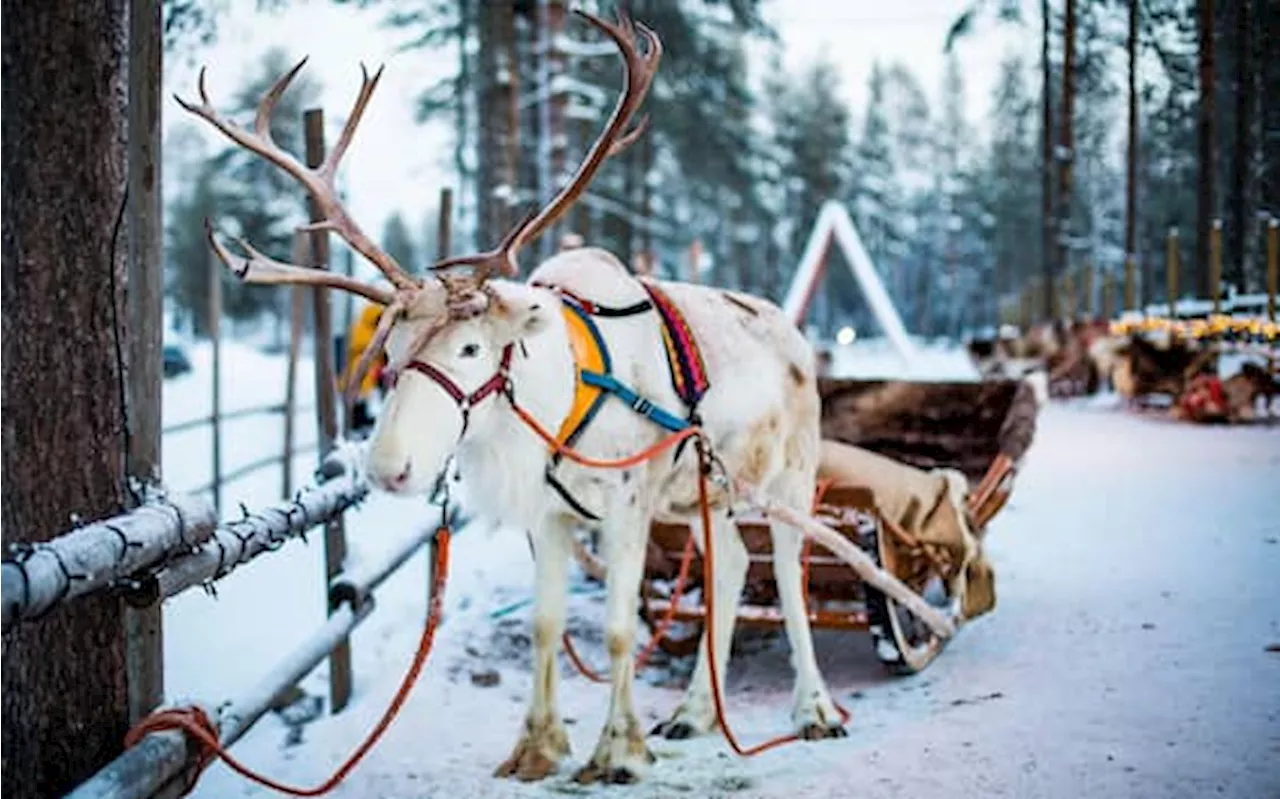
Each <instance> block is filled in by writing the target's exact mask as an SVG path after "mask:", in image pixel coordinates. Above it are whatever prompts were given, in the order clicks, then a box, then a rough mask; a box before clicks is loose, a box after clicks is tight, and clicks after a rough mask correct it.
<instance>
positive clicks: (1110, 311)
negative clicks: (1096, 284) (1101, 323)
mask: <svg viewBox="0 0 1280 799" xmlns="http://www.w3.org/2000/svg"><path fill="white" fill-rule="evenodd" d="M1112 305H1113V303H1112V302H1111V273H1110V272H1103V273H1102V318H1103V319H1104V320H1106V321H1108V322H1110V321H1111V320H1112V319H1114V318H1115V308H1113V307H1112Z"/></svg>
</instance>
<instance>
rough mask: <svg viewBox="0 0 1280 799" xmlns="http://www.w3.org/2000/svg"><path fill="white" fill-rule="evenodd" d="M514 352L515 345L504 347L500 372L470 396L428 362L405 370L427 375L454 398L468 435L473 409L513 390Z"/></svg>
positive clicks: (420, 362)
mask: <svg viewBox="0 0 1280 799" xmlns="http://www.w3.org/2000/svg"><path fill="white" fill-rule="evenodd" d="M514 351H515V345H514V344H508V345H507V346H506V347H503V349H502V360H500V361H499V362H498V371H496V372H494V373H493V377H490V378H489V379H488V380H486V381H485V382H484V383H483V384H482V385H481V386H480V387H479V388H477V389H476V390H475V391H473V392H471V393H470V394H468V393H466V392H465V391H463V390H462V389H461V388H460V387H459V386H458V384H457V383H456V382H454V380H453V378H451V377H449V376H448V375H447V374H445V373H444V372H442V371H440V369H439V368H437V367H435V366H432V365H431V364H429V363H427V362H426V361H409V363H407V364H405V367H404V368H405V369H411V370H413V371H415V372H417V373H419V374H422V375H425V376H426V377H427V378H429V379H430V380H432V381H433V382H434V383H435V384H436V385H438V386H440V388H442V389H444V393H446V394H448V395H449V396H450V397H452V398H453V401H454V402H455V403H456V404H457V406H458V410H459V411H461V412H462V432H463V433H466V432H467V425H468V424H470V422H471V409H472V408H474V407H475V406H476V405H479V404H480V403H481V402H483V401H484V400H485V399H486V398H488V397H489V395H491V394H496V393H498V392H499V391H508V390H509V389H510V388H511V358H512V353H513V352H514Z"/></svg>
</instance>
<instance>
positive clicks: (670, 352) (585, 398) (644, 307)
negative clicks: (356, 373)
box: [404, 279, 711, 521]
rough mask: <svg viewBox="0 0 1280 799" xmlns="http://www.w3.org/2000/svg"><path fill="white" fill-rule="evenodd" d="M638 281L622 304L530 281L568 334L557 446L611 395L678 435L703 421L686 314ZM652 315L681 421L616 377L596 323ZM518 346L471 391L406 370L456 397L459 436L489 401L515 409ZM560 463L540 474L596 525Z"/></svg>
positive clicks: (434, 373)
mask: <svg viewBox="0 0 1280 799" xmlns="http://www.w3.org/2000/svg"><path fill="white" fill-rule="evenodd" d="M639 282H640V285H641V286H642V287H643V288H644V290H645V293H646V294H648V297H647V298H646V299H644V300H641V301H639V302H636V303H633V304H631V305H627V306H623V307H612V306H605V305H599V304H597V303H594V302H592V301H590V300H587V299H584V298H582V297H580V296H578V295H577V294H574V293H573V292H571V291H569V290H568V289H565V288H561V287H559V286H554V285H549V284H544V283H533V284H532V285H534V286H537V287H539V288H545V289H550V290H551V291H554V292H555V293H556V294H557V296H559V298H560V303H561V313H562V314H563V317H564V322H565V328H566V331H567V333H568V337H569V347H570V350H571V351H572V354H573V364H574V393H573V404H572V405H571V406H570V409H569V413H568V414H567V415H566V416H565V418H564V420H563V421H562V422H561V424H560V429H559V431H558V432H557V434H556V437H555V440H556V443H557V444H559V445H561V447H562V448H563V447H569V446H572V445H573V444H574V442H576V441H577V440H578V439H579V438H580V437H581V436H582V434H583V433H584V432H585V431H586V429H587V427H588V426H589V425H590V424H591V421H592V420H593V419H594V418H595V416H596V414H597V413H599V412H600V409H601V408H602V407H603V406H604V403H605V402H606V401H607V400H608V398H609V397H610V396H613V397H616V398H617V399H619V400H620V401H622V402H624V403H626V405H627V406H628V407H629V408H631V409H632V410H633V411H635V412H636V413H638V414H640V415H641V416H643V417H645V418H646V419H648V420H649V421H651V422H653V423H654V424H656V425H658V426H659V427H661V428H663V429H665V430H668V431H670V432H672V433H679V432H681V431H684V430H687V429H688V428H690V427H693V426H695V425H699V424H701V419H700V418H699V416H698V412H697V409H698V403H699V402H700V401H701V400H702V397H703V396H704V395H705V394H706V393H707V391H708V390H709V389H710V388H711V383H710V380H709V379H708V377H707V369H706V364H705V363H704V361H703V359H702V353H701V351H700V350H699V349H698V346H697V342H696V341H695V339H694V337H693V331H692V330H691V329H690V327H689V324H688V322H687V321H686V320H685V318H684V315H683V314H682V313H680V309H679V308H677V307H676V305H675V303H673V302H672V301H671V299H670V298H669V297H667V295H666V294H665V293H663V292H662V290H661V289H659V288H658V287H657V286H656V285H655V284H653V283H652V282H650V281H648V280H643V279H642V280H640V281H639ZM650 311H654V312H656V313H657V315H658V318H659V322H660V331H661V334H662V341H663V345H664V348H665V350H666V355H667V366H668V371H669V374H670V378H671V387H672V389H673V390H674V391H675V393H676V396H678V397H680V400H681V402H682V403H683V404H684V406H685V415H684V416H683V417H682V416H678V415H676V414H675V413H672V412H671V411H668V410H666V409H665V408H662V407H661V406H659V405H656V404H655V403H654V402H653V401H651V400H649V399H648V398H646V397H644V396H642V395H641V394H640V393H639V392H637V391H635V390H634V389H633V388H631V387H630V386H628V385H627V384H626V383H624V382H622V381H621V380H619V379H618V378H617V377H615V376H614V374H613V360H612V358H611V357H610V354H609V347H608V345H607V344H606V343H605V340H604V336H603V335H602V334H601V333H600V328H599V327H598V326H597V325H596V321H595V319H596V318H597V317H598V318H605V319H618V318H624V317H630V316H638V315H640V314H645V313H648V312H650ZM515 346H516V345H515V343H512V344H508V345H506V346H505V347H504V348H503V350H502V356H501V359H500V360H499V363H498V369H497V371H496V372H494V374H493V376H492V377H490V378H489V379H488V380H487V381H485V382H484V384H482V385H481V386H480V387H479V388H477V389H476V390H475V391H473V392H471V393H470V394H467V393H466V392H465V391H463V390H462V389H461V388H460V387H459V386H458V384H457V383H456V382H454V380H453V379H452V378H450V377H449V376H448V375H447V374H445V373H444V372H443V371H441V370H440V369H439V368H437V367H435V366H433V365H431V364H429V363H427V362H425V361H420V360H414V361H410V362H409V363H408V364H406V365H405V367H404V368H406V369H409V370H412V371H415V372H418V373H420V374H422V375H424V376H425V377H427V378H429V379H430V380H432V381H433V382H435V383H436V384H437V385H439V386H440V387H441V388H442V389H443V390H444V392H445V393H446V394H448V395H449V396H450V397H451V398H452V399H453V401H454V402H455V403H456V404H457V405H458V409H459V410H460V411H461V413H462V432H463V434H465V433H466V431H467V425H468V423H469V420H470V412H471V408H473V407H475V406H476V405H478V404H479V403H480V402H482V401H484V400H485V399H487V398H488V397H490V396H492V395H494V394H502V395H503V396H505V397H506V398H507V400H508V401H510V402H511V403H512V404H513V405H514V404H515V395H514V387H513V386H512V383H511V362H512V360H513V358H514V353H515ZM685 443H687V439H686V440H684V441H681V442H680V444H679V445H677V448H676V452H675V455H674V458H675V459H677V460H678V459H679V457H680V454H681V452H682V451H683V449H684V445H685ZM562 458H563V455H562V452H561V451H553V452H552V454H551V457H550V458H549V459H548V461H547V468H546V473H545V477H546V481H547V484H548V485H549V486H551V488H552V490H554V491H555V492H556V493H557V494H558V495H559V496H560V498H561V499H563V500H564V501H565V503H566V504H568V505H569V506H570V507H571V508H573V510H574V511H575V512H576V513H578V514H579V515H581V516H583V517H584V518H587V519H590V520H592V521H600V517H599V516H598V515H597V514H595V513H592V512H591V511H590V510H589V509H587V508H586V507H584V506H583V505H582V503H581V502H579V501H578V500H577V499H576V498H575V497H574V496H573V495H572V494H571V493H570V492H569V490H568V489H567V488H565V486H564V484H563V483H561V482H560V480H559V479H558V478H557V477H556V474H555V472H556V467H557V466H559V464H560V462H561V460H562Z"/></svg>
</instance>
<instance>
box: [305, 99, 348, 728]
mask: <svg viewBox="0 0 1280 799" xmlns="http://www.w3.org/2000/svg"><path fill="white" fill-rule="evenodd" d="M302 121H303V130H304V134H305V137H306V150H307V166H309V167H312V168H317V167H319V166H320V165H321V164H322V163H323V162H324V155H325V153H324V150H325V146H324V111H323V110H321V109H319V108H312V109H309V110H307V111H306V112H305V113H303V115H302ZM307 205H308V208H309V210H310V215H311V221H312V222H321V221H324V218H325V217H324V212H323V211H322V210H321V209H320V208H319V207H318V206H317V205H316V203H315V201H314V200H312V199H309V200H308V203H307ZM311 264H312V266H314V267H315V268H316V269H327V268H328V267H329V232H328V231H327V230H313V231H311ZM311 302H312V309H311V312H312V319H313V321H314V325H315V336H314V339H315V348H314V349H315V352H314V354H313V357H314V358H315V380H316V416H317V419H316V421H317V422H318V424H317V427H318V428H319V439H320V459H321V460H324V457H325V455H327V454H328V453H329V451H330V450H332V449H333V443H334V441H335V440H336V439H337V437H338V409H337V402H336V400H337V397H336V396H335V393H336V391H335V385H334V377H333V375H334V372H333V325H332V321H333V320H332V318H331V317H332V314H331V313H330V308H329V292H328V290H327V289H325V288H323V287H319V286H317V287H316V288H315V289H314V290H313V292H312V294H311ZM344 427H345V425H344ZM346 558H347V536H346V524H345V522H344V519H343V517H342V516H338V517H336V518H334V519H333V520H331V521H329V522H328V523H326V524H325V526H324V572H325V594H326V597H325V601H326V603H328V593H329V583H330V582H332V581H333V578H334V577H336V576H338V575H339V574H341V573H342V564H343V561H345V560H346ZM333 611H334V607H333V606H332V605H329V613H330V615H332V614H333ZM350 700H351V639H350V638H349V637H344V638H343V639H342V641H340V642H339V643H338V645H337V646H336V647H334V649H333V653H332V654H331V655H330V656H329V705H330V710H331V711H332V712H334V713H337V712H339V711H341V710H342V709H343V708H345V707H346V706H347V703H348V702H349V701H350Z"/></svg>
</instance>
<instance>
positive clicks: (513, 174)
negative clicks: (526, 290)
mask: <svg viewBox="0 0 1280 799" xmlns="http://www.w3.org/2000/svg"><path fill="white" fill-rule="evenodd" d="M514 13H515V12H514V10H513V6H512V4H510V3H484V4H482V7H481V9H480V12H479V14H480V21H479V53H478V56H477V60H478V62H479V63H478V68H479V72H480V75H481V79H480V82H479V83H480V102H479V103H478V109H479V131H480V148H479V175H478V179H477V180H476V192H477V196H476V210H477V214H476V217H477V225H476V238H477V242H476V243H477V246H479V247H481V248H488V247H492V246H494V245H495V244H497V243H498V239H499V238H501V237H502V235H503V233H504V232H505V231H506V227H507V225H508V224H509V222H510V218H511V213H510V210H511V205H510V203H511V198H512V197H513V193H514V192H515V191H516V188H517V184H518V182H519V181H518V177H517V176H518V169H517V166H518V164H519V157H518V155H517V153H518V151H519V150H518V148H519V140H520V115H519V113H518V112H517V104H516V100H517V97H516V95H517V93H518V86H519V84H518V78H517V75H518V63H517V59H516V43H515V16H514Z"/></svg>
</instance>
